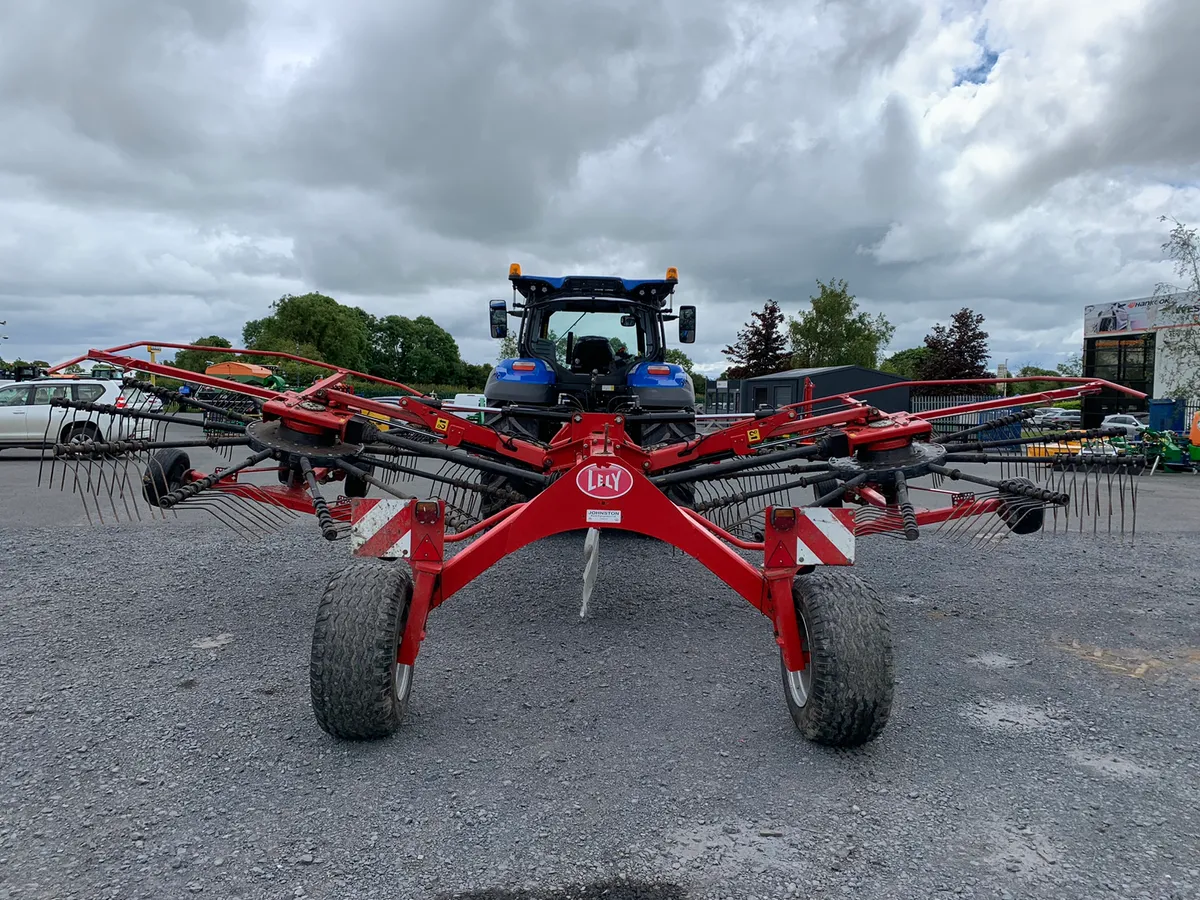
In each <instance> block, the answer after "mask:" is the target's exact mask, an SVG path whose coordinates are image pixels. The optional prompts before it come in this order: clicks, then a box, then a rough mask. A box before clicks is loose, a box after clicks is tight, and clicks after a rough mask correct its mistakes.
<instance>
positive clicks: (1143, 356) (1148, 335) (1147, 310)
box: [1080, 294, 1200, 428]
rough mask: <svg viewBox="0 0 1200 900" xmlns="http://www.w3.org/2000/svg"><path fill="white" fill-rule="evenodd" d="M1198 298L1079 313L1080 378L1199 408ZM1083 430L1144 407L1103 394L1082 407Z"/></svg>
mask: <svg viewBox="0 0 1200 900" xmlns="http://www.w3.org/2000/svg"><path fill="white" fill-rule="evenodd" d="M1198 369H1200V297H1195V296H1192V295H1190V294H1173V295H1170V296H1166V297H1141V298H1137V299H1134V300H1124V301H1121V302H1118V303H1098V304H1094V305H1092V306H1087V307H1085V308H1084V311H1083V374H1084V377H1087V378H1103V379H1104V380H1105V381H1111V382H1113V383H1115V384H1120V385H1124V386H1125V387H1129V388H1133V389H1134V390H1136V391H1142V392H1143V393H1145V394H1147V395H1148V397H1149V398H1154V399H1171V400H1180V401H1183V402H1184V403H1185V404H1190V405H1194V404H1197V403H1200V397H1197V394H1198V393H1200V391H1197V386H1198V385H1200V371H1198ZM1080 405H1081V407H1082V413H1083V416H1082V419H1083V426H1084V427H1085V428H1094V427H1096V426H1098V425H1099V424H1100V422H1101V421H1102V420H1103V419H1104V417H1105V416H1107V415H1111V414H1113V413H1135V412H1145V411H1146V409H1147V402H1146V401H1145V400H1136V399H1135V398H1132V397H1129V396H1128V395H1126V394H1120V393H1118V392H1116V391H1104V392H1102V393H1100V394H1096V395H1094V396H1090V397H1084V398H1083V400H1082V402H1081V404H1080Z"/></svg>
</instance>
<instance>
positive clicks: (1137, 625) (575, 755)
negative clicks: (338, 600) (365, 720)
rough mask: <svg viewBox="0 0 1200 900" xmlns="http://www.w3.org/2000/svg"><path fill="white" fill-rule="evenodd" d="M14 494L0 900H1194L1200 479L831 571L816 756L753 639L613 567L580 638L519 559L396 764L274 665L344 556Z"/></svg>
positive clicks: (430, 691)
mask: <svg viewBox="0 0 1200 900" xmlns="http://www.w3.org/2000/svg"><path fill="white" fill-rule="evenodd" d="M31 468H32V470H33V472H34V474H33V477H34V478H36V464H35V463H34V464H31V463H29V462H13V463H9V462H8V460H7V459H6V460H4V461H0V502H2V503H3V508H4V511H5V516H4V517H3V523H2V524H0V554H2V556H0V558H2V559H3V560H4V564H3V572H4V576H5V577H4V578H3V580H2V581H3V583H2V584H0V680H2V682H3V684H4V688H5V689H4V692H3V694H2V695H0V723H3V724H2V726H0V898H18V897H20V898H35V897H36V898H98V897H121V898H126V897H128V898H135V897H137V898H140V897H146V898H151V897H152V898H173V897H193V896H199V897H221V898H259V897H262V898H276V897H328V898H367V897H379V898H385V897H386V898H425V897H429V898H443V897H445V898H448V897H464V898H474V900H484V898H487V900H507V898H518V897H519V898H529V900H535V898H538V900H555V898H565V897H579V898H583V897H596V898H599V897H605V898H609V900H632V898H646V900H650V898H654V900H684V898H696V900H698V898H724V897H730V898H738V900H746V898H777V897H789V896H796V897H817V898H835V897H847V896H853V897H856V898H884V897H895V898H911V897H950V896H956V897H1055V898H1063V897H1071V898H1074V897H1079V898H1084V897H1087V898H1093V897H1104V896H1113V897H1121V898H1141V897H1147V898H1193V897H1195V896H1197V895H1198V894H1200V854H1198V853H1197V847H1200V813H1197V810H1198V809H1200V752H1198V751H1197V737H1198V734H1200V703H1198V699H1200V693H1198V688H1200V626H1198V624H1197V612H1198V611H1200V590H1198V589H1197V577H1198V574H1200V565H1198V564H1197V562H1196V559H1195V539H1194V533H1195V531H1196V530H1197V529H1196V524H1197V521H1200V513H1198V512H1197V511H1198V510H1200V503H1198V502H1197V501H1198V500H1200V479H1196V480H1195V481H1192V480H1191V479H1187V478H1186V476H1163V477H1159V478H1156V479H1155V480H1154V483H1153V489H1151V490H1147V491H1145V492H1144V495H1143V496H1144V498H1145V499H1144V500H1143V503H1142V508H1141V510H1140V512H1139V536H1138V539H1137V541H1136V543H1135V544H1134V545H1133V546H1132V547H1129V546H1124V547H1123V546H1121V545H1119V544H1116V543H1113V542H1110V541H1104V540H1100V541H1097V540H1094V539H1086V538H1079V537H1077V536H1073V537H1065V538H1064V537H1059V538H1055V539H1050V538H1048V537H1044V536H1034V537H1031V538H1022V539H1015V540H1012V541H1008V542H1003V543H1001V544H999V545H997V546H996V547H994V548H993V549H991V550H990V552H981V551H969V550H964V549H961V548H958V547H955V546H952V545H947V544H945V543H942V542H940V541H937V540H930V541H922V542H919V543H917V544H915V545H907V546H906V545H903V544H901V543H898V542H893V541H889V540H882V539H870V540H866V541H863V542H862V543H861V544H860V551H859V552H860V566H859V568H858V571H859V574H860V575H862V576H863V577H865V578H866V579H868V580H869V582H870V583H871V584H872V585H873V586H874V587H875V588H876V589H877V590H878V591H879V592H880V594H881V595H882V596H883V597H884V598H885V601H886V606H887V609H888V613H889V616H890V620H891V624H892V629H893V634H894V638H895V641H896V666H897V676H898V679H899V684H898V685H897V691H896V706H895V709H894V711H893V717H892V721H891V723H890V725H889V726H888V728H887V730H886V731H885V732H884V734H883V736H882V737H881V738H880V740H879V741H878V742H876V743H875V744H872V745H870V746H868V747H866V748H864V749H861V750H857V751H853V752H835V751H831V750H827V749H823V748H820V747H817V746H814V745H812V744H808V743H806V742H805V741H803V740H802V739H801V738H800V737H799V736H798V734H797V733H796V732H795V730H794V727H793V725H792V723H791V720H790V718H789V717H788V714H787V709H786V706H785V703H784V699H783V692H782V686H781V684H780V680H779V668H778V655H777V652H776V650H775V647H774V645H773V642H772V639H771V633H770V627H769V625H768V623H767V621H766V620H765V619H764V618H762V617H761V615H759V614H758V613H757V612H756V611H755V610H753V609H752V608H750V607H749V606H748V605H746V604H745V603H744V602H742V601H741V600H739V599H737V598H736V597H734V596H733V595H732V593H731V592H730V591H729V590H728V589H727V588H725V587H724V586H723V585H722V584H720V583H719V582H718V581H717V580H716V579H715V578H714V577H713V576H711V575H709V574H708V573H707V571H706V570H704V569H702V568H701V567H700V566H699V565H698V564H696V563H694V562H693V561H691V560H689V559H688V558H686V557H682V556H680V555H678V554H675V553H673V552H672V551H671V549H670V548H668V547H666V546H664V545H661V544H657V543H654V542H648V541H641V540H634V539H629V538H625V537H621V536H616V535H611V536H610V535H606V536H605V537H604V538H603V539H602V541H601V558H602V567H601V574H600V580H599V583H598V585H597V589H596V594H595V596H594V598H593V600H592V606H591V610H590V613H589V618H588V619H587V620H585V621H582V622H581V621H580V620H579V616H578V611H579V590H580V580H579V571H580V568H579V567H580V559H581V555H582V540H581V538H580V537H579V536H575V535H572V536H561V537H559V538H555V539H552V540H548V541H544V542H542V543H540V544H537V545H534V546H532V547H529V548H526V549H525V550H523V551H522V552H520V553H518V554H516V555H514V556H511V557H509V558H507V559H505V560H504V561H503V562H502V563H500V564H499V565H498V566H497V567H496V568H495V569H493V570H492V571H491V572H489V573H487V574H486V575H485V576H484V577H482V578H481V579H479V580H478V581H477V582H475V583H474V584H473V585H471V586H470V587H469V588H468V589H467V590H465V591H464V592H463V593H462V594H461V595H459V596H457V597H454V598H452V600H451V601H450V602H448V603H447V604H446V606H444V607H443V608H441V609H439V610H437V611H436V612H435V613H434V614H433V616H432V618H431V620H430V627H429V636H428V639H427V640H426V642H425V644H424V646H423V649H422V653H421V657H420V659H419V661H418V666H417V674H416V680H415V686H414V689H413V698H412V704H411V706H410V713H409V719H408V724H407V726H406V727H405V728H404V729H403V730H402V732H401V734H399V735H398V736H397V737H395V738H393V739H390V740H387V741H383V742H378V743H374V744H357V745H356V744H344V743H339V742H336V741H334V740H333V739H331V738H329V737H327V736H326V735H325V734H324V733H323V732H321V731H320V730H319V729H318V727H317V726H316V723H315V722H314V720H313V717H312V711H311V707H310V702H309V696H308V675H307V666H308V653H309V641H310V638H311V628H312V622H313V618H314V614H315V610H316V604H317V600H318V598H319V595H320V592H321V589H322V588H323V586H324V584H325V582H326V580H327V579H328V577H329V576H330V574H331V573H332V572H334V571H335V570H336V569H338V568H339V567H341V566H342V565H343V564H344V563H345V562H346V548H345V547H344V545H337V546H333V547H331V546H329V545H327V544H325V543H324V542H323V541H321V539H320V538H319V535H318V534H317V533H316V530H315V528H313V527H311V523H300V524H299V525H297V526H296V527H289V528H288V529H287V530H286V531H284V532H282V533H280V534H279V535H276V536H275V537H273V538H271V539H269V540H268V541H266V542H264V543H261V544H246V543H244V542H241V541H239V540H238V539H236V538H235V537H233V536H232V535H230V534H229V533H228V532H226V531H225V530H223V529H221V528H220V527H219V526H217V525H215V524H213V523H211V522H209V521H207V520H205V519H203V518H192V517H184V516H180V518H179V519H178V521H174V522H166V523H160V524H155V525H149V524H143V525H123V526H116V527H110V528H96V529H92V528H87V527H81V526H80V525H79V522H80V519H81V517H80V516H79V515H78V513H77V510H76V508H75V507H73V506H70V507H68V506H65V505H61V501H60V500H59V499H53V500H43V499H42V497H43V495H41V494H39V493H36V492H33V491H29V490H27V489H26V487H25V486H24V485H23V484H22V482H24V481H27V480H28V479H29V470H30V469H31ZM1172 478H1174V481H1172V480H1171V479H1172ZM1164 483H1165V484H1167V487H1166V488H1163V487H1160V486H1161V485H1163V484H1164ZM1156 494H1157V495H1158V498H1161V502H1158V499H1156ZM55 496H57V495H55ZM1168 498H1169V499H1170V502H1171V504H1173V505H1170V506H1168V504H1167V499H1168ZM1180 498H1182V499H1180ZM55 504H59V505H55ZM1156 504H1157V505H1156ZM25 509H28V510H29V512H30V517H31V519H32V521H35V522H36V523H37V524H36V525H34V526H30V525H28V523H25V522H22V523H18V521H17V519H18V518H20V517H21V516H22V515H23V510H25ZM1181 509H1183V510H1185V511H1186V512H1185V513H1180V512H1179V510H1181ZM68 510H76V511H75V512H69V511H68ZM1167 510H1170V514H1169V515H1168V513H1167V512H1166V511H1167ZM14 512H15V513H16V514H15V515H14ZM1187 516H1191V517H1193V518H1191V519H1190V520H1187V522H1185V524H1184V525H1183V526H1181V525H1180V521H1181V519H1186V517H1187ZM1156 520H1157V521H1156ZM306 526H307V527H306ZM1160 526H1161V527H1160ZM1189 532H1191V533H1190V534H1189Z"/></svg>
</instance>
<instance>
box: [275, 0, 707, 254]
mask: <svg viewBox="0 0 1200 900" xmlns="http://www.w3.org/2000/svg"><path fill="white" fill-rule="evenodd" d="M719 13H720V9H719V5H716V4H712V3H703V2H696V3H688V4H679V3H674V4H669V3H665V2H651V0H610V2H606V3H589V4H568V3H561V2H558V0H535V2H526V3H499V4H481V3H477V2H463V0H457V2H442V3H436V4H428V5H425V6H424V7H422V8H421V9H420V10H419V11H418V12H416V13H415V14H414V11H413V10H412V8H411V5H405V4H382V5H380V6H379V7H377V8H375V9H373V10H371V11H370V12H369V13H367V14H365V15H364V16H363V17H362V18H361V19H359V20H358V21H357V22H355V23H353V24H352V25H351V27H350V28H349V29H348V32H347V33H346V34H345V35H344V40H343V41H342V42H341V43H340V44H339V46H338V47H337V48H336V49H335V50H333V51H332V52H331V53H329V54H328V55H327V56H325V57H323V58H322V59H321V60H320V61H319V62H318V63H317V64H316V65H315V66H313V68H312V69H310V70H309V71H308V72H307V73H306V75H305V76H304V78H303V80H302V82H301V83H300V85H298V87H297V89H296V90H295V92H294V93H293V95H292V97H291V102H290V104H289V114H288V119H287V124H286V128H285V133H286V134H288V135H305V138H304V139H303V140H302V141H297V142H295V144H294V145H293V149H294V153H293V155H292V156H291V159H290V165H291V166H292V170H293V171H294V172H295V173H296V176H297V177H298V178H300V179H302V180H303V181H304V182H306V183H311V184H321V185H325V186H330V187H340V186H350V187H355V188H360V189H362V190H364V191H370V192H378V193H381V194H383V195H384V196H387V197H389V198H390V199H392V200H393V201H394V202H396V203H397V204H399V205H403V207H404V208H405V209H406V210H407V211H408V212H409V213H410V214H411V215H412V217H413V220H414V221H416V222H418V223H421V224H423V225H425V226H427V227H430V228H433V229H436V230H438V231H441V232H443V233H451V234H454V235H456V236H461V237H465V238H470V239H484V238H493V237H495V236H496V235H498V234H513V233H516V232H526V233H528V232H529V230H530V229H532V228H533V227H534V226H535V225H536V223H537V221H538V218H539V215H540V213H541V212H542V210H543V209H544V207H545V205H546V204H547V203H548V202H549V200H550V198H551V197H552V196H553V194H554V193H555V192H556V191H558V190H561V189H562V188H564V187H565V186H566V184H567V182H568V181H569V180H570V178H571V177H572V175H573V174H574V172H575V169H576V166H577V165H578V163H579V159H580V156H581V155H583V154H585V153H589V152H596V151H602V150H605V149H607V148H609V147H611V146H612V145H613V144H614V143H616V142H617V141H619V140H621V139H622V138H623V137H625V136H628V135H633V134H637V133H638V132H640V131H641V130H642V129H643V128H644V127H646V126H647V125H649V124H650V123H651V122H653V121H654V120H655V119H656V118H657V117H659V116H662V115H664V114H667V113H669V112H671V111H674V110H677V109H680V108H686V107H687V106H690V105H691V104H692V103H693V102H694V100H695V97H696V93H697V91H698V90H699V88H700V78H701V75H702V73H703V71H704V69H705V67H706V65H707V63H708V61H709V60H711V59H713V58H714V56H716V55H719V54H720V53H721V52H722V51H723V50H724V47H725V45H726V44H727V43H728V41H729V32H728V28H727V26H726V25H725V24H724V22H723V21H722V20H721V16H720V15H719Z"/></svg>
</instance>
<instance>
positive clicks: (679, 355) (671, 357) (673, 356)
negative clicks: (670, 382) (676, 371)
mask: <svg viewBox="0 0 1200 900" xmlns="http://www.w3.org/2000/svg"><path fill="white" fill-rule="evenodd" d="M664 361H665V362H669V363H671V364H672V365H676V366H683V371H685V372H687V373H688V374H689V375H691V374H692V360H691V358H690V357H689V356H688V355H687V354H686V353H684V352H683V351H682V350H680V349H678V348H677V347H670V348H668V349H667V353H666V356H665V357H664Z"/></svg>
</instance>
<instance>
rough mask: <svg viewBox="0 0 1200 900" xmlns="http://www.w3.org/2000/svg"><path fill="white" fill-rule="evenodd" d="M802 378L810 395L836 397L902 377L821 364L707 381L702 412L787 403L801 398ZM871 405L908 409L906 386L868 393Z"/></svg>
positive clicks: (817, 408)
mask: <svg viewBox="0 0 1200 900" xmlns="http://www.w3.org/2000/svg"><path fill="white" fill-rule="evenodd" d="M805 380H808V381H811V382H812V386H813V398H814V399H818V398H821V397H835V396H837V395H838V394H846V393H850V392H852V391H859V390H863V389H864V388H873V387H883V386H885V385H889V384H899V383H901V382H903V381H904V380H905V379H904V378H902V377H901V376H899V375H892V374H890V373H888V372H880V371H878V370H876V369H868V368H866V367H865V366H823V367H820V368H814V369H789V370H787V371H786V372H774V373H772V374H770V375H759V376H757V377H756V378H743V379H729V380H725V379H720V380H711V379H710V380H709V381H708V382H707V384H706V385H705V392H704V411H705V412H706V413H737V412H752V411H754V410H756V409H758V408H759V407H761V406H773V407H776V408H778V407H780V406H787V405H788V404H790V403H799V402H800V401H801V400H803V399H804V383H805ZM868 396H869V397H870V398H871V399H870V402H871V404H872V405H873V406H876V407H878V408H879V409H882V410H884V411H885V412H906V411H907V410H908V402H909V396H908V388H907V387H896V388H892V389H890V390H881V391H877V392H875V393H873V394H869V395H868ZM835 405H836V404H835V403H834V402H832V401H831V402H829V403H824V404H820V403H819V404H816V406H815V407H814V410H815V411H817V412H820V411H821V410H822V409H829V408H832V407H833V406H835Z"/></svg>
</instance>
